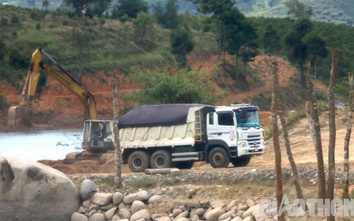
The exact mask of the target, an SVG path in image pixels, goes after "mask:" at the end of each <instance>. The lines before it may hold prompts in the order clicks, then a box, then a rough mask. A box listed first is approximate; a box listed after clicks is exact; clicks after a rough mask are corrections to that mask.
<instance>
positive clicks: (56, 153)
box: [0, 129, 82, 161]
mask: <svg viewBox="0 0 354 221" xmlns="http://www.w3.org/2000/svg"><path fill="white" fill-rule="evenodd" d="M81 141H82V129H72V130H46V131H34V132H11V133H0V155H10V156H14V157H18V158H24V159H28V160H34V161H37V160H59V159H64V158H65V156H66V154H67V153H70V152H75V151H81V150H82V149H81Z"/></svg>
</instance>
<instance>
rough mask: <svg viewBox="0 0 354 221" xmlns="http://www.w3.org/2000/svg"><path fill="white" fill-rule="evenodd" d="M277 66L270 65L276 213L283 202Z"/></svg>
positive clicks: (279, 216)
mask: <svg viewBox="0 0 354 221" xmlns="http://www.w3.org/2000/svg"><path fill="white" fill-rule="evenodd" d="M278 83H279V82H278V64H277V62H273V63H272V87H273V94H272V127H273V147H274V153H275V173H276V177H277V185H276V198H277V211H280V210H281V208H282V200H283V183H282V182H283V175H282V169H281V151H280V144H279V128H278V122H277V121H278V119H277V114H278V91H279V85H278ZM284 220H285V214H284V213H281V214H279V213H278V221H284Z"/></svg>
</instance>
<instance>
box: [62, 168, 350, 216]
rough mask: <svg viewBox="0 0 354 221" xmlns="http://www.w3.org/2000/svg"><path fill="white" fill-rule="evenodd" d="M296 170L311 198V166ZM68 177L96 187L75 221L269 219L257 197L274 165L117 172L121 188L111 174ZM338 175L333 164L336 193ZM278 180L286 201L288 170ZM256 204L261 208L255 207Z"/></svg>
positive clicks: (266, 188)
mask: <svg viewBox="0 0 354 221" xmlns="http://www.w3.org/2000/svg"><path fill="white" fill-rule="evenodd" d="M298 172H299V175H300V179H301V183H302V187H303V192H304V194H305V197H306V198H316V196H317V169H316V168H314V167H300V168H298ZM352 175H353V172H351V176H352ZM69 177H70V178H71V179H72V180H73V181H74V183H75V184H76V185H77V186H78V188H81V189H82V182H83V181H84V180H86V181H87V180H89V181H91V182H92V183H93V184H94V185H95V188H97V191H96V192H94V193H93V195H92V197H91V198H89V199H86V200H83V201H82V205H81V207H80V209H79V211H77V212H76V213H75V214H73V219H72V220H75V221H76V220H129V219H130V220H134V221H135V220H143V219H144V220H179V221H187V220H193V221H194V220H208V221H216V220H233V221H239V220H273V219H274V208H271V207H269V208H268V210H265V207H264V205H262V204H260V202H261V201H262V200H263V199H269V200H275V179H276V176H275V174H274V170H256V169H254V170H238V169H234V170H227V171H223V170H221V171H216V170H213V171H201V172H195V171H191V170H183V171H180V170H176V171H174V172H173V173H168V174H130V175H123V176H122V183H123V186H124V187H123V188H122V189H119V190H117V189H115V188H114V185H113V178H114V177H113V175H112V174H110V175H107V174H106V175H102V174H100V175H69ZM341 177H342V171H341V169H337V174H336V187H337V189H336V191H335V194H336V195H337V196H339V195H340V194H341V190H340V186H341ZM283 180H284V194H285V195H286V196H287V197H288V198H289V200H290V201H292V200H294V199H296V198H297V197H296V192H295V190H294V187H293V184H292V171H291V169H289V168H284V169H283ZM96 185H97V187H96ZM116 197H119V199H118V200H117V199H116ZM260 207H262V209H263V213H260V212H259V211H260ZM266 211H267V212H266ZM322 218H323V217H322ZM308 219H309V217H308V214H306V213H305V214H304V215H303V217H300V218H299V217H297V220H308ZM312 220H316V219H312ZM318 220H321V219H318Z"/></svg>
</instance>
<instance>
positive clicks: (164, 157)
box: [150, 150, 172, 169]
mask: <svg viewBox="0 0 354 221" xmlns="http://www.w3.org/2000/svg"><path fill="white" fill-rule="evenodd" d="M150 165H151V168H154V169H156V168H158V169H161V168H170V167H171V166H172V159H171V154H170V152H168V151H166V150H157V151H155V152H154V153H153V154H152V155H151V158H150Z"/></svg>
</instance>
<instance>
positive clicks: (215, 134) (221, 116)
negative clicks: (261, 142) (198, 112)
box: [208, 111, 236, 146]
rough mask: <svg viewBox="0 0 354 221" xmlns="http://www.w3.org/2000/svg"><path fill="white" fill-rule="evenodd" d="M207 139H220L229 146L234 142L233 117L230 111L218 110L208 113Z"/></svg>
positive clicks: (233, 144)
mask: <svg viewBox="0 0 354 221" xmlns="http://www.w3.org/2000/svg"><path fill="white" fill-rule="evenodd" d="M208 137H209V139H222V140H224V141H225V142H226V143H228V144H229V146H235V144H236V130H235V117H234V113H233V112H232V111H220V112H216V113H209V114H208Z"/></svg>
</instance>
